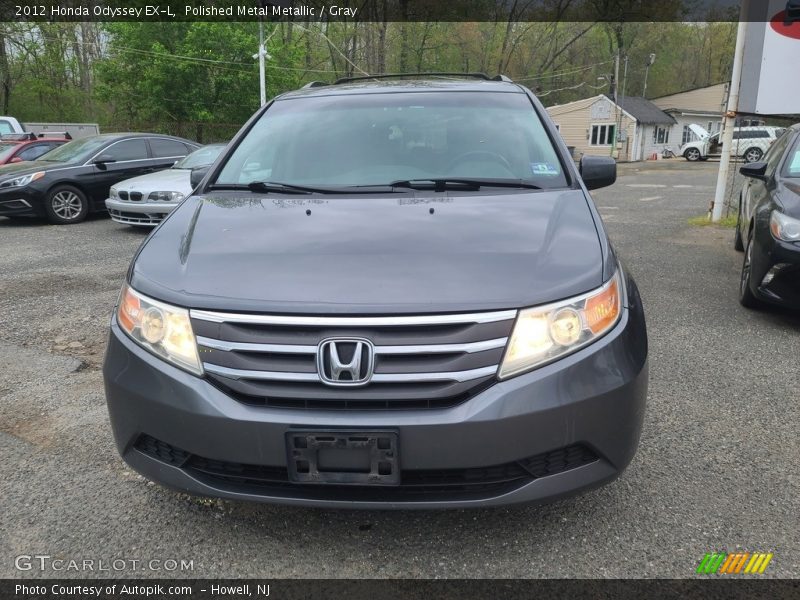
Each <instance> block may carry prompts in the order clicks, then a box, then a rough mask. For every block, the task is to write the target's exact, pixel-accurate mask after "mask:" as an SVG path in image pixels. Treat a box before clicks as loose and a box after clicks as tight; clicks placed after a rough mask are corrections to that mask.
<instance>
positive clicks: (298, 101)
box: [216, 92, 566, 188]
mask: <svg viewBox="0 0 800 600" xmlns="http://www.w3.org/2000/svg"><path fill="white" fill-rule="evenodd" d="M459 177H461V178H478V179H502V180H515V181H520V180H522V181H525V182H529V183H532V184H535V185H536V186H539V187H542V188H553V187H563V186H565V185H566V177H565V175H564V173H563V168H562V165H561V163H560V161H559V159H558V156H557V154H556V151H555V149H554V148H553V144H552V142H551V140H550V138H549V137H548V135H547V133H546V131H545V129H544V126H543V125H542V122H541V121H540V119H539V117H538V115H537V114H536V111H535V110H534V108H533V106H532V105H531V103H530V101H529V99H528V97H527V96H526V95H525V94H521V93H492V92H434V93H431V92H412V93H376V94H358V95H356V94H354V95H349V96H341V95H332V96H322V97H313V98H295V99H287V100H278V101H276V102H275V104H274V105H273V106H272V107H270V108H269V110H267V112H266V113H264V115H263V116H262V117H261V119H260V120H259V121H258V122H257V123H256V124H255V125H254V126H253V128H252V129H251V130H250V132H249V133H248V134H247V136H246V137H245V138H244V140H243V141H242V142H241V143H240V144H239V146H238V147H237V148H236V150H235V151H234V152H233V154H232V155H231V157H230V159H229V160H228V161H227V162H226V163H225V166H224V167H223V169H222V171H221V172H220V174H219V177H218V178H217V180H216V183H217V184H220V185H224V184H228V185H232V184H233V185H236V184H238V185H246V184H249V183H252V182H257V181H275V182H281V183H287V184H293V185H312V186H313V185H316V186H378V185H386V184H388V183H390V182H393V181H399V180H419V179H425V180H428V179H444V178H459Z"/></svg>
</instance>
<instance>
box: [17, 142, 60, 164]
mask: <svg viewBox="0 0 800 600" xmlns="http://www.w3.org/2000/svg"><path fill="white" fill-rule="evenodd" d="M57 145H58V144H33V145H31V146H28V147H27V148H25V149H24V150H23V151H22V152H20V153H19V154H17V156H18V157H19V158H21V159H22V160H36V159H37V158H39V157H40V156H41V155H42V154H44V153H45V152H50V150H52V149H53V148H55V147H56V146H57Z"/></svg>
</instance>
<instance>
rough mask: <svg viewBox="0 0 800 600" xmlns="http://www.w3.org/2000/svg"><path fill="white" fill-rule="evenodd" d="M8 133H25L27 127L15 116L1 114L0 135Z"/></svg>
mask: <svg viewBox="0 0 800 600" xmlns="http://www.w3.org/2000/svg"><path fill="white" fill-rule="evenodd" d="M7 133H25V129H24V128H23V127H22V125H21V124H20V122H19V121H17V120H16V119H15V118H14V117H6V116H0V135H4V134H7Z"/></svg>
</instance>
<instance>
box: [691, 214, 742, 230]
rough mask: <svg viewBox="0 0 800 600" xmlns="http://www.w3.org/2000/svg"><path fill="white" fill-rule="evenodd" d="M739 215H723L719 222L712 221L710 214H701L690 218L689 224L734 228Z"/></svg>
mask: <svg viewBox="0 0 800 600" xmlns="http://www.w3.org/2000/svg"><path fill="white" fill-rule="evenodd" d="M736 221H737V216H736V215H728V216H727V217H722V218H721V219H720V220H719V223H712V222H711V221H710V220H709V218H708V215H700V216H699V217H692V218H691V219H689V225H692V226H694V227H709V226H711V225H713V226H715V227H726V228H728V229H733V228H734V227H736Z"/></svg>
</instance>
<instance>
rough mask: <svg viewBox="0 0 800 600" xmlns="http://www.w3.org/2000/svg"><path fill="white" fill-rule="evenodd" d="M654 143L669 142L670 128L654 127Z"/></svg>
mask: <svg viewBox="0 0 800 600" xmlns="http://www.w3.org/2000/svg"><path fill="white" fill-rule="evenodd" d="M653 143H655V144H669V129H668V128H666V127H655V128H653Z"/></svg>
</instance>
